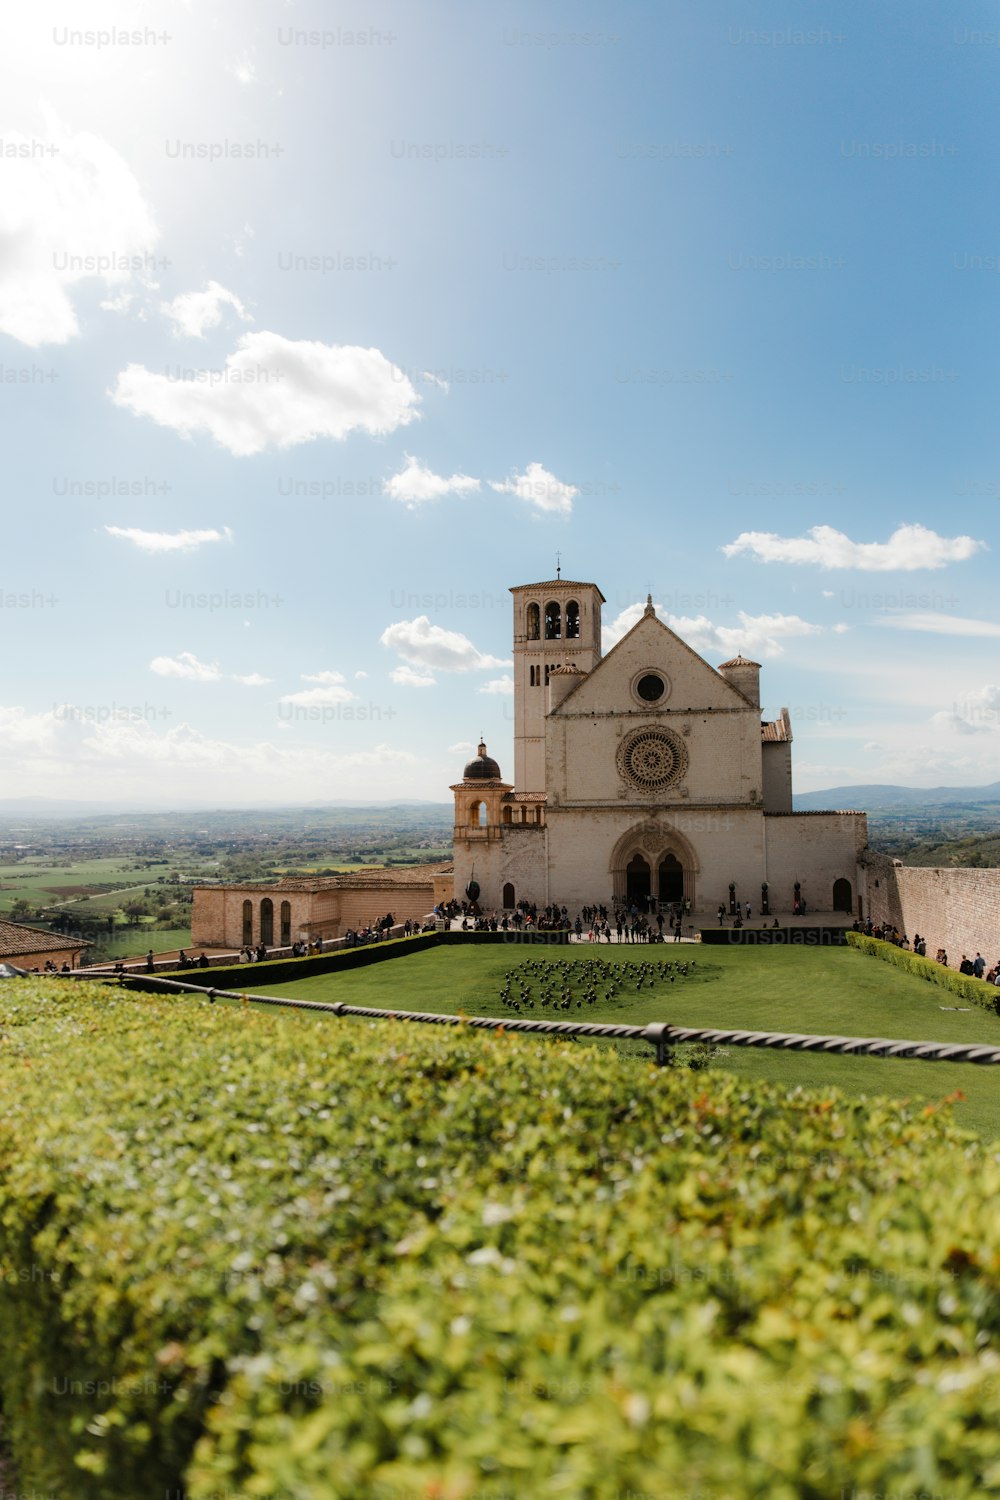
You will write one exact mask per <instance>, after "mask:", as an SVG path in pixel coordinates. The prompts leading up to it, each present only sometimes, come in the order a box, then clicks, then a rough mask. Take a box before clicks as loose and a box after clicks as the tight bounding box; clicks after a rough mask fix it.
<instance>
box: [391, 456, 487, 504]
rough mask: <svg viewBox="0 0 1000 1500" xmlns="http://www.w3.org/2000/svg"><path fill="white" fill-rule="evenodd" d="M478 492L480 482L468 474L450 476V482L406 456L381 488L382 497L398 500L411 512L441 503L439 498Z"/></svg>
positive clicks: (415, 459)
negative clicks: (397, 470)
mask: <svg viewBox="0 0 1000 1500" xmlns="http://www.w3.org/2000/svg"><path fill="white" fill-rule="evenodd" d="M478 489H479V480H478V479H472V478H470V476H469V475H468V474H452V476H451V478H450V479H445V478H443V476H442V475H440V474H435V473H433V472H432V471H431V470H430V469H426V468H424V467H422V465H421V463H420V460H419V459H417V458H413V457H411V455H410V454H409V453H407V454H406V463H405V464H404V466H403V468H402V469H400V471H399V473H398V474H393V476H392V478H391V479H387V480H386V481H385V483H384V484H383V486H382V490H383V493H384V494H386V495H391V497H392V498H393V500H401V501H402V502H403V504H404V505H406V506H407V507H408V508H409V509H410V510H415V509H416V507H417V506H418V505H422V504H424V503H425V502H426V501H428V500H440V499H441V497H442V495H466V494H469V493H470V491H473V490H478Z"/></svg>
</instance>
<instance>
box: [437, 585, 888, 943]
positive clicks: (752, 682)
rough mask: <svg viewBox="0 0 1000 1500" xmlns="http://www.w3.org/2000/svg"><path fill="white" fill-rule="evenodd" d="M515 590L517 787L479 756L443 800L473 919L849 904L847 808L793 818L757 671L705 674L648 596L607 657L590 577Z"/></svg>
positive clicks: (460, 885) (851, 856)
mask: <svg viewBox="0 0 1000 1500" xmlns="http://www.w3.org/2000/svg"><path fill="white" fill-rule="evenodd" d="M511 593H512V594H513V596H514V730H515V734H514V766H515V778H514V782H513V783H509V782H506V781H504V780H503V777H502V775H501V771H500V767H499V766H498V765H497V763H496V762H495V761H493V760H492V759H491V758H490V757H489V756H488V755H487V754H486V747H485V745H480V747H479V755H478V756H477V758H476V759H475V760H473V761H470V762H469V764H468V765H467V766H466V768H465V774H464V776H463V778H462V780H461V781H460V782H457V783H454V784H453V786H452V792H453V793H454V797H455V893H456V895H457V896H459V897H461V896H462V895H463V894H464V893H465V891H466V889H467V887H468V885H469V883H470V881H472V880H475V882H476V884H477V885H478V886H479V888H480V892H481V894H480V897H479V904H480V906H481V907H483V909H485V910H490V909H494V908H496V909H500V908H509V907H511V906H512V905H514V904H516V902H518V901H521V900H522V899H523V900H528V901H532V902H535V903H537V904H538V905H539V906H547V905H550V904H552V903H555V904H557V905H560V906H563V905H565V906H566V907H567V908H568V909H569V910H571V911H572V912H573V913H574V914H575V913H576V912H577V911H578V910H579V908H580V906H581V905H585V904H591V903H597V902H605V903H607V902H608V901H609V900H612V899H614V900H616V901H631V900H633V899H636V900H640V901H641V898H643V897H653V898H656V899H659V900H660V901H664V902H673V901H679V900H682V899H683V900H687V901H690V902H691V906H692V908H693V909H694V910H696V911H699V913H700V914H701V916H702V918H705V917H706V916H707V914H708V913H709V912H714V911H715V909H716V908H717V907H718V905H719V903H720V902H722V903H724V904H725V905H726V906H727V909H728V905H729V898H730V887H731V886H732V887H734V888H735V897H736V899H737V900H739V901H740V902H741V904H743V905H744V906H745V903H746V902H750V904H751V907H752V909H753V912H754V913H755V914H759V913H760V909H761V898H762V887H763V886H764V885H765V884H766V885H767V888H768V897H769V905H770V909H771V911H772V912H778V911H781V912H786V913H787V912H789V911H791V909H792V906H793V903H794V901H795V899H796V897H797V896H800V897H801V898H802V899H803V900H805V901H806V902H807V905H808V910H809V911H810V912H811V913H824V912H825V913H833V912H835V911H839V912H841V913H849V912H852V911H855V910H856V909H857V908H856V897H857V891H858V881H859V864H858V860H859V856H860V854H861V852H862V851H863V850H864V849H865V848H866V846H867V822H866V818H865V815H864V814H863V813H860V812H830V813H821V814H814V813H803V814H795V813H793V812H792V810H791V809H792V776H791V745H792V726H791V722H790V720H789V716H788V712H787V710H786V709H783V710H782V711H781V715H780V716H779V718H778V719H777V720H775V721H774V722H773V723H762V721H761V718H760V665H759V663H757V662H752V661H748V660H747V659H745V658H744V657H742V656H738V657H735V658H734V659H733V660H731V661H728V662H724V663H723V664H722V665H721V666H720V667H718V668H714V667H712V666H710V665H709V664H708V662H706V661H705V660H703V658H702V657H700V656H699V655H698V654H697V652H695V651H694V650H693V649H692V648H691V647H690V646H688V645H687V644H686V642H684V641H683V640H681V638H680V637H679V636H677V635H676V634H675V633H674V632H673V631H671V630H670V629H668V627H667V626H665V625H664V624H663V623H662V622H661V621H660V620H658V619H657V618H656V615H655V613H654V611H653V608H652V604H651V602H649V603H647V607H646V611H645V614H644V615H643V617H642V618H641V619H640V620H639V621H638V623H637V624H636V625H635V626H634V627H633V628H632V630H630V631H629V633H628V634H627V635H626V636H624V637H623V639H622V640H620V641H619V642H618V644H617V645H616V646H615V647H614V648H613V649H612V650H611V651H609V652H608V654H607V655H606V656H603V655H602V653H601V647H600V641H601V634H600V632H601V604H602V603H603V595H602V594H601V592H600V590H599V589H598V588H597V586H596V584H592V583H580V582H572V581H567V580H565V579H555V580H549V581H548V582H545V583H541V584H525V585H520V586H518V587H517V588H514V589H512V590H511Z"/></svg>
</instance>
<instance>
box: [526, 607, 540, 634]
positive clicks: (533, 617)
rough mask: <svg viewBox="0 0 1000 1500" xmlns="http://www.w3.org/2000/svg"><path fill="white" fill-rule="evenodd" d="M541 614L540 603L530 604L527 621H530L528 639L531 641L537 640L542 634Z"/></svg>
mask: <svg viewBox="0 0 1000 1500" xmlns="http://www.w3.org/2000/svg"><path fill="white" fill-rule="evenodd" d="M539 615H540V611H539V608H538V605H537V604H529V605H528V614H527V621H528V631H527V634H528V640H529V641H537V640H538V638H539V636H540V635H541V628H540V623H539Z"/></svg>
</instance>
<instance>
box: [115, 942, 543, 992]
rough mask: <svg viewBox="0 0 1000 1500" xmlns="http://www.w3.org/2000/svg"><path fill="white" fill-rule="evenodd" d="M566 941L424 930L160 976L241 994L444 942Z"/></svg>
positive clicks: (137, 983) (132, 979)
mask: <svg viewBox="0 0 1000 1500" xmlns="http://www.w3.org/2000/svg"><path fill="white" fill-rule="evenodd" d="M568 941H569V933H567V932H520V933H518V932H422V933H416V934H414V936H413V937H408V938H387V939H386V940H385V941H384V942H378V943H360V944H359V945H358V946H357V947H356V948H338V949H337V950H336V951H335V952H333V953H310V954H307V955H306V956H305V957H304V958H275V959H265V960H264V962H263V963H252V964H240V963H236V964H223V965H220V966H219V967H218V968H210V969H199V968H198V967H197V965H195V966H194V967H192V968H187V969H171V970H164V971H163V973H162V977H163V978H165V979H182V980H184V982H185V983H186V984H197V985H202V986H203V987H204V988H205V989H206V990H207V989H213V988H214V989H218V990H245V989H256V988H257V987H258V986H259V985H266V984H287V983H288V982H289V981H290V980H293V979H311V978H312V977H313V975H314V974H337V973H347V972H348V970H350V969H364V968H367V967H368V965H369V964H380V963H385V962H386V961H387V960H390V959H393V958H403V957H405V955H406V954H407V953H420V952H422V951H423V950H424V949H426V948H436V947H438V946H440V945H442V944H443V945H445V946H447V945H448V944H460V943H478V944H481V945H483V946H484V947H485V946H488V945H489V944H491V943H506V944H508V945H509V946H521V947H523V946H525V945H529V946H530V945H532V944H538V943H541V944H543V945H551V944H553V943H555V944H562V943H566V942H568ZM158 972H159V971H158ZM143 977H144V976H143V974H142V972H141V971H136V972H135V973H134V974H131V975H129V978H128V979H127V980H126V981H125V982H126V983H127V984H129V985H131V986H132V987H133V988H135V989H141V988H142V987H143V986H142V980H143ZM149 989H150V990H151V991H155V989H156V986H155V985H150V986H149Z"/></svg>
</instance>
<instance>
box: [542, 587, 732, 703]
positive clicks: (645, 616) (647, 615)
mask: <svg viewBox="0 0 1000 1500" xmlns="http://www.w3.org/2000/svg"><path fill="white" fill-rule="evenodd" d="M650 620H652V622H653V624H654V625H656V626H657V627H658V628H659V629H660V630H663V631H665V632H666V634H667V635H668V636H669V637H670V639H671V641H675V642H676V643H677V645H678V646H680V647H681V648H682V649H683V650H684V651H686V652H687V654H688V656H692V657H694V659H695V661H696V662H697V663H698V665H699V667H703V668H704V670H705V671H706V672H711V673H712V676H713V677H714V678H715V679H716V681H717V682H718V683H719V684H721V686H722V687H723V688H724V689H725V690H726V691H727V692H730V693H732V694H733V695H734V696H735V697H737V698H739V700H740V702H741V703H745V704H746V705H747V707H748V708H756V707H757V705H756V704H755V703H752V702H751V701H750V699H749V698H748V697H747V696H746V694H745V693H741V692H740V690H739V688H738V687H737V686H736V684H735V683H733V682H730V681H729V680H728V678H726V677H723V675H722V673H721V672H719V671H718V670H717V668H715V667H713V666H712V664H711V662H707V661H706V660H705V658H704V657H703V656H700V655H699V654H698V652H697V651H696V650H695V649H694V647H693V646H689V645H688V643H687V641H686V640H684V638H683V636H679V635H678V634H677V632H676V630H671V628H670V626H669V625H665V624H664V623H663V621H662V620H661V619H660V618H659V616H658V615H657V614H656V613H655V611H654V609H653V604H652V600H651V598H650V596H649V595H648V594H647V596H646V608H645V610H644V611H643V613H642V614H641V615H640V616H639V618H638V620H636V622H635V624H634V625H633V626H632V627H631V629H630V630H626V632H625V634H624V635H623V636H622V638H621V640H620V641H615V644H614V645H613V646H612V647H611V650H610V651H608V652H607V653H606V654H605V655H604V656H602V657H601V659H600V661H598V662H597V663H595V665H594V667H593V668H592V669H591V670H590V671H589V672H586V673H585V674H584V675H583V676H581V678H580V680H579V682H575V683H574V684H573V686H572V687H571V688H570V690H569V692H568V693H567V694H566V696H565V698H563V699H562V701H561V702H560V703H559V704H557V706H556V707H555V708H554V709H553V710H552V712H553V714H558V713H560V712H561V710H562V709H563V708H564V707H565V705H566V704H567V703H569V702H570V701H571V699H572V697H573V695H574V693H578V692H579V691H580V689H581V688H582V686H583V684H584V683H585V682H591V681H592V680H593V678H594V677H595V676H597V674H598V673H599V672H601V671H602V670H603V668H604V666H605V663H606V662H609V661H610V660H611V658H612V657H613V656H614V654H615V652H616V651H618V650H619V649H620V648H621V647H622V646H624V645H625V643H626V641H628V640H631V638H632V636H633V635H635V633H636V631H637V630H639V629H640V628H643V627H645V626H646V625H647V624H648V623H649V621H650ZM730 665H731V663H730ZM754 665H756V663H755V664H754Z"/></svg>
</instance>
